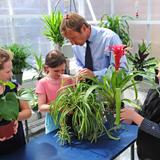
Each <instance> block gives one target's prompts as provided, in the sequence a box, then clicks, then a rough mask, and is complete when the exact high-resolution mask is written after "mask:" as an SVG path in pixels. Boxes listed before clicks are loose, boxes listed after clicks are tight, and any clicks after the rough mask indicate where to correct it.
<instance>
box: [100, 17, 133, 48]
mask: <svg viewBox="0 0 160 160" xmlns="http://www.w3.org/2000/svg"><path fill="white" fill-rule="evenodd" d="M129 19H131V17H128V16H109V15H106V14H104V15H103V16H102V18H101V19H100V23H99V26H100V27H104V28H108V29H111V30H112V31H114V32H115V33H117V34H118V35H119V37H120V39H121V40H122V43H123V44H124V45H127V46H130V45H131V38H130V37H129V25H128V22H127V20H129Z"/></svg>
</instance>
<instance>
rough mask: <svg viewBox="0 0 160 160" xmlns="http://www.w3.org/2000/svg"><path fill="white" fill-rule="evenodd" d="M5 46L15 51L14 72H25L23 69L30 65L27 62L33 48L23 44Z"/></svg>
mask: <svg viewBox="0 0 160 160" xmlns="http://www.w3.org/2000/svg"><path fill="white" fill-rule="evenodd" d="M3 48H5V49H7V50H9V51H11V52H12V53H13V60H12V63H13V73H14V74H19V73H22V72H23V69H29V68H30V65H29V63H28V62H27V58H28V57H29V56H30V55H31V50H30V48H29V47H27V46H24V45H21V44H17V43H14V44H11V45H7V46H4V47H3Z"/></svg>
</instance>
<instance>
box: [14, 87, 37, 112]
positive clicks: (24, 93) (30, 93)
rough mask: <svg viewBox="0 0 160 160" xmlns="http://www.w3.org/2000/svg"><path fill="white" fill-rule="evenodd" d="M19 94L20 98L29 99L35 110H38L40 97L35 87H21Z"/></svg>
mask: <svg viewBox="0 0 160 160" xmlns="http://www.w3.org/2000/svg"><path fill="white" fill-rule="evenodd" d="M17 95H18V96H19V97H20V99H23V100H27V101H28V102H29V104H30V106H31V108H32V110H33V111H37V110H38V97H37V95H36V93H35V88H27V89H25V88H21V89H19V90H18V93H17Z"/></svg>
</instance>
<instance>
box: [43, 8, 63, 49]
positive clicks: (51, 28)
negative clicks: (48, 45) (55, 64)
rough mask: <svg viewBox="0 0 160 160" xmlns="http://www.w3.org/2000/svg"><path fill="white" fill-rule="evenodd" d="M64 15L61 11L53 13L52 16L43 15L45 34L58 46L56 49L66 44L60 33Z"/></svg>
mask: <svg viewBox="0 0 160 160" xmlns="http://www.w3.org/2000/svg"><path fill="white" fill-rule="evenodd" d="M62 18H63V15H62V13H61V12H60V11H52V12H51V13H50V15H43V16H42V21H43V23H44V31H43V34H44V35H45V36H46V38H47V39H49V40H50V41H51V42H53V44H54V45H55V46H56V47H55V48H56V49H60V47H61V46H62V45H63V43H64V38H63V36H62V35H61V33H60V25H61V21H62Z"/></svg>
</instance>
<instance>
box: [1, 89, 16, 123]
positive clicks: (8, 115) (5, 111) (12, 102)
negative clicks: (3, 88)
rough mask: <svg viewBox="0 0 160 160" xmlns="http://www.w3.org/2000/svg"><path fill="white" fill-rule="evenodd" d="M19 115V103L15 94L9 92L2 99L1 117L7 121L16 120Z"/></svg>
mask: <svg viewBox="0 0 160 160" xmlns="http://www.w3.org/2000/svg"><path fill="white" fill-rule="evenodd" d="M18 113H19V101H18V99H17V97H16V94H15V93H14V92H8V93H7V94H6V95H5V96H3V97H1V98H0V117H2V118H3V119H5V120H8V121H11V120H16V119H17V117H18Z"/></svg>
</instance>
